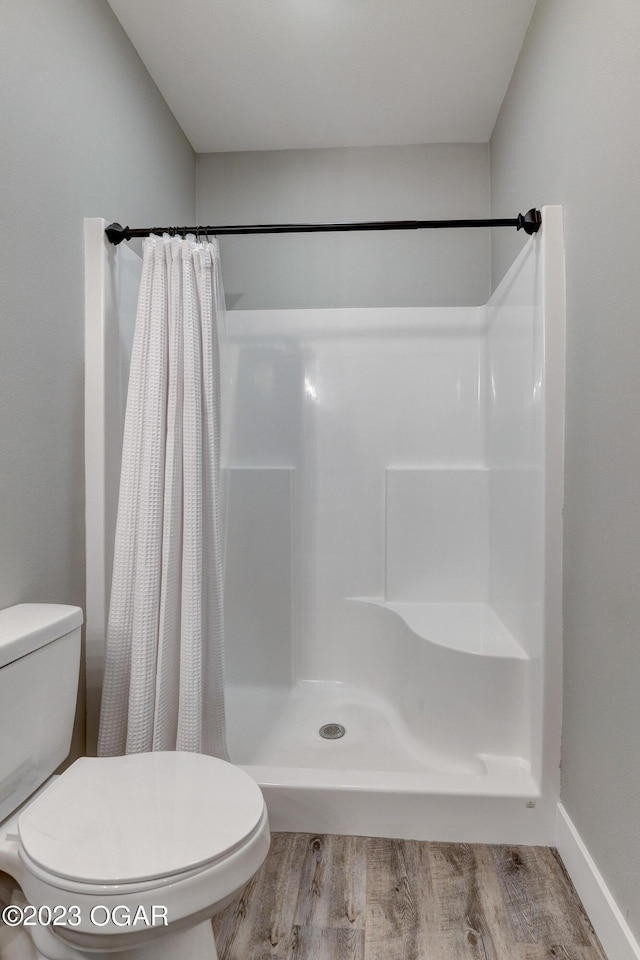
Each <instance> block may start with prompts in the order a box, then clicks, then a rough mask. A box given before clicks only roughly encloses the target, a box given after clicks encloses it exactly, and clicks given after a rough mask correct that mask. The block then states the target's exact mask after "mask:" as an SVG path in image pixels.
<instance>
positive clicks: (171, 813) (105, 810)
mask: <svg viewBox="0 0 640 960" xmlns="http://www.w3.org/2000/svg"><path fill="white" fill-rule="evenodd" d="M263 809H264V800H263V797H262V793H261V792H260V788H259V787H258V786H257V784H256V783H255V782H254V781H253V780H252V779H251V777H250V776H249V775H248V774H247V773H245V772H244V771H243V770H240V769H239V768H238V767H234V766H233V765H232V764H230V763H226V762H225V761H224V760H217V759H215V758H214V757H209V756H203V755H202V754H197V753H138V754H132V755H130V756H126V757H106V758H100V759H96V758H94V757H83V758H82V759H80V760H77V761H76V762H75V763H74V764H73V765H72V766H71V767H69V769H68V770H66V771H65V772H64V773H63V774H62V775H61V776H60V777H59V778H58V779H57V780H55V781H54V782H53V783H52V784H51V786H49V787H48V788H47V789H46V790H45V791H44V792H43V793H42V794H41V795H40V796H39V797H37V798H36V799H35V800H34V801H33V803H31V804H30V805H29V806H28V807H27V809H26V810H25V811H24V812H23V813H22V814H21V816H20V818H19V820H18V832H19V835H20V840H21V843H22V847H23V849H24V851H25V853H26V854H27V856H28V857H29V858H30V859H31V860H32V861H34V862H35V863H36V864H37V865H38V866H39V867H41V868H42V869H44V870H45V871H47V872H48V873H51V874H54V875H56V876H58V877H64V878H67V879H70V880H75V881H79V882H82V881H85V882H87V883H104V884H115V883H134V882H136V881H140V880H151V879H153V878H158V877H167V876H171V875H173V874H177V873H181V872H183V871H185V870H189V869H192V868H194V867H198V866H200V865H204V864H207V863H209V862H210V861H212V860H216V859H218V858H219V857H223V856H225V855H227V854H230V853H231V852H232V851H233V850H234V848H236V847H238V846H240V845H241V844H242V843H243V842H244V841H245V840H246V839H247V837H248V836H249V835H250V834H251V833H253V831H254V830H255V829H256V827H257V826H258V824H259V822H260V820H261V818H262V813H263Z"/></svg>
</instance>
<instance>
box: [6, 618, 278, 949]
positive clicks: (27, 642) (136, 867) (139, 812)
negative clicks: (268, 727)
mask: <svg viewBox="0 0 640 960" xmlns="http://www.w3.org/2000/svg"><path fill="white" fill-rule="evenodd" d="M81 624H82V611H81V610H80V609H79V608H77V607H71V606H64V605H60V604H31V603H29V604H20V605H18V606H14V607H10V608H9V609H6V610H1V611H0V872H1V873H0V878H1V874H5V875H8V878H10V880H11V881H12V882H13V884H14V885H15V888H16V890H15V892H14V895H13V899H12V900H11V904H12V905H13V913H11V912H9V913H8V914H7V915H6V916H8V917H9V920H10V922H11V923H15V921H16V918H21V920H22V922H21V923H20V924H18V925H17V926H16V927H15V928H14V929H12V930H10V931H9V933H7V927H6V925H5V929H4V931H3V935H6V936H9V935H10V936H11V937H12V939H11V943H10V945H9V947H7V948H6V955H7V956H10V957H11V960H41V958H46V960H89V958H93V960H100V958H103V957H105V958H106V957H107V956H109V957H113V958H118V960H169V958H170V957H171V958H176V957H180V958H181V960H216V958H217V956H218V954H217V952H216V947H215V942H214V937H213V931H212V926H211V922H210V921H211V917H213V916H214V915H215V914H216V913H217V912H218V911H219V910H221V909H223V908H224V907H225V906H226V905H227V904H228V903H230V902H231V900H232V899H233V897H234V896H235V895H236V894H237V893H238V892H239V891H240V890H241V889H242V887H243V886H244V885H245V884H246V883H247V882H248V881H249V880H250V879H251V877H252V876H253V875H254V873H255V872H256V871H257V870H258V868H259V867H260V865H261V864H262V862H263V860H264V858H265V857H266V855H267V851H268V849H269V840H270V835H269V822H268V819H267V810H266V806H265V803H264V798H263V796H262V793H261V791H260V788H259V787H258V786H257V784H256V783H255V782H254V781H253V780H252V779H251V778H250V777H249V775H248V774H246V773H245V772H244V771H243V770H241V769H239V768H238V767H235V766H233V764H231V763H227V762H226V761H223V760H218V759H216V758H214V757H209V756H203V755H202V754H195V753H181V752H175V753H160V752H159V753H141V754H132V755H129V756H124V757H108V758H95V757H83V758H81V759H80V760H76V762H75V763H73V764H72V765H71V766H70V767H68V768H67V769H66V770H65V771H64V772H63V773H62V774H60V775H59V776H53V773H54V771H55V770H56V768H57V767H58V766H59V765H60V764H61V763H62V761H63V760H64V759H65V758H66V756H67V755H68V753H69V749H70V745H71V733H72V728H73V719H74V714H75V706H76V692H77V683H78V669H79V662H80V627H81ZM8 878H7V876H5V877H4V880H5V881H7V879H8ZM10 887H11V883H9V884H7V882H4V883H2V884H0V896H1V891H2V890H7V889H9V888H10ZM7 905H10V904H8V903H7V898H5V901H4V902H0V908H3V907H6V906H7ZM17 911H21V913H18V912H17ZM0 950H2V945H0ZM2 955H3V957H4V955H5V953H4V952H3V954H2Z"/></svg>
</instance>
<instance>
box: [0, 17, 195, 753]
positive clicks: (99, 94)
mask: <svg viewBox="0 0 640 960" xmlns="http://www.w3.org/2000/svg"><path fill="white" fill-rule="evenodd" d="M0 17H1V19H2V30H1V31H0V78H1V79H0V87H1V89H2V102H1V105H0V143H1V144H2V149H1V152H0V209H1V210H2V231H1V233H0V272H1V276H2V280H1V283H0V342H1V348H0V390H1V400H0V457H1V464H2V466H1V470H0V607H6V606H9V605H11V604H14V603H19V602H22V601H58V602H63V603H75V604H79V605H81V606H82V605H83V604H84V462H83V366H84V332H83V331H84V327H83V324H84V275H83V217H85V216H94V217H95V216H104V217H107V218H109V219H111V218H112V219H114V220H120V221H121V222H122V223H130V224H131V225H132V226H133V225H135V224H136V223H137V224H147V223H149V222H163V221H164V222H168V223H172V222H181V223H185V222H189V221H191V220H193V216H194V198H195V181H194V177H195V161H194V155H193V152H192V150H191V147H190V146H189V144H188V143H187V141H186V140H185V138H184V136H183V135H182V133H181V131H180V129H179V128H178V126H177V124H176V122H175V120H174V119H173V117H172V115H171V114H170V112H169V110H168V108H167V106H166V104H165V102H164V100H163V99H162V97H161V96H160V94H159V93H158V90H157V89H156V87H155V86H154V84H153V83H152V82H151V79H150V78H149V76H148V74H147V73H146V70H145V69H144V67H143V65H142V63H141V61H140V60H139V58H138V56H137V54H136V53H135V52H134V50H133V48H132V46H131V45H130V43H129V41H128V39H127V38H126V36H125V34H124V32H123V31H122V29H121V27H120V25H119V24H118V22H117V21H116V19H115V17H114V16H113V14H112V12H111V9H110V7H109V6H108V4H107V3H106V0H55V2H51V0H19V2H17V0H2V2H0ZM79 735H80V736H81V731H80V733H79Z"/></svg>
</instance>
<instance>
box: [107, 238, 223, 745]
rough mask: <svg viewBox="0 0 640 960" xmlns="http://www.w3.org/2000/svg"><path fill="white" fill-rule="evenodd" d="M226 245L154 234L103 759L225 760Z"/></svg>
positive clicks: (146, 264) (122, 523) (129, 442)
mask: <svg viewBox="0 0 640 960" xmlns="http://www.w3.org/2000/svg"><path fill="white" fill-rule="evenodd" d="M223 304H224V301H223V294H222V282H221V278H220V265H219V254H218V245H217V242H215V241H214V242H207V243H200V242H197V241H196V239H195V237H193V236H188V237H186V239H179V238H176V237H174V238H170V237H168V236H164V237H158V236H153V235H152V236H150V237H149V238H148V239H147V240H145V243H144V255H143V266H142V279H141V283H140V295H139V300H138V311H137V316H136V329H135V338H134V343H133V353H132V358H131V371H130V375H129V393H128V397H127V412H126V419H125V428H124V441H123V450H122V473H121V478H120V499H119V503H118V522H117V528H116V542H115V554H114V565H113V581H112V588H111V606H110V610H109V626H108V630H107V642H106V665H105V676H104V685H103V693H102V710H101V717H100V734H99V739H98V754H99V755H100V756H113V755H118V754H123V753H140V752H143V751H151V750H176V749H177V750H192V751H196V752H200V753H209V754H213V755H214V756H217V757H222V758H227V748H226V736H225V714H224V625H223V603H222V587H223V572H222V535H221V506H220V424H221V416H220V350H219V341H218V328H219V325H220V324H221V323H222V319H223V315H224V313H223V311H224V306H223Z"/></svg>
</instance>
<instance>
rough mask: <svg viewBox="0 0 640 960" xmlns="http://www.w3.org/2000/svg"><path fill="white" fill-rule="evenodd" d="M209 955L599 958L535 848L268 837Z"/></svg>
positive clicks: (221, 920) (588, 931)
mask: <svg viewBox="0 0 640 960" xmlns="http://www.w3.org/2000/svg"><path fill="white" fill-rule="evenodd" d="M214 929H215V933H216V941H217V944H218V952H219V955H220V960H274V958H277V960H606V958H605V956H604V953H603V952H602V947H601V946H600V944H599V942H598V940H597V937H596V936H595V933H594V932H593V929H592V927H591V924H590V923H589V919H588V917H587V916H586V914H585V912H584V910H583V908H582V904H581V903H580V900H579V899H578V896H577V894H576V892H575V890H574V889H573V886H572V885H571V881H570V880H569V877H568V876H567V873H566V871H565V869H564V866H563V864H562V861H561V860H560V858H559V857H558V855H557V854H556V853H555V851H553V850H551V849H549V848H547V847H508V846H484V845H480V844H474V845H470V844H459V843H421V842H418V841H416V840H380V839H376V838H373V837H338V836H327V835H322V836H319V835H318V836H314V835H313V834H300V833H275V834H273V836H272V841H271V850H270V851H269V855H268V857H267V859H266V860H265V862H264V864H263V866H262V868H261V870H260V871H259V872H258V873H257V874H256V876H255V877H254V878H253V880H251V882H250V883H249V884H248V885H247V886H246V887H245V889H244V890H243V892H242V893H241V894H240V895H239V896H238V897H237V898H236V900H235V901H234V902H233V903H232V904H231V905H230V906H229V907H227V909H226V910H224V911H223V912H222V913H221V914H219V915H218V916H217V917H216V918H215V920H214Z"/></svg>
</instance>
